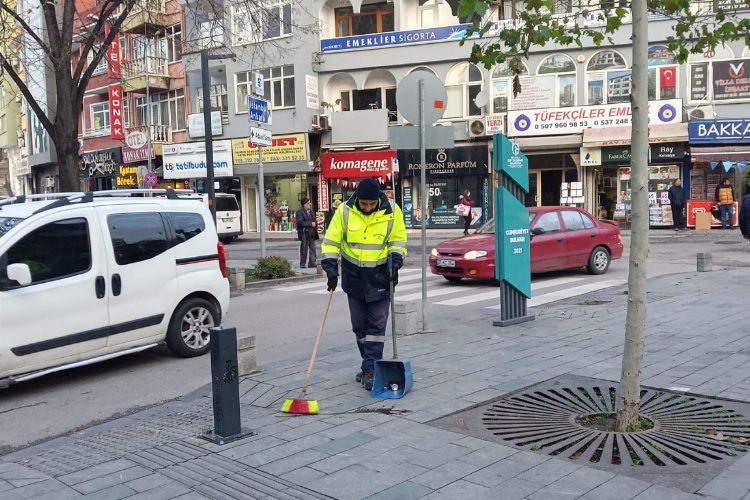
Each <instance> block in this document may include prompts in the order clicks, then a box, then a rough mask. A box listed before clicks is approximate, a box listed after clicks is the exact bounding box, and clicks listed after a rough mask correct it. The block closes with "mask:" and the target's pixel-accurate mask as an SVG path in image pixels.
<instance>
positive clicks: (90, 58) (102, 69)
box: [86, 44, 107, 75]
mask: <svg viewBox="0 0 750 500" xmlns="http://www.w3.org/2000/svg"><path fill="white" fill-rule="evenodd" d="M100 50H102V46H101V44H95V45H93V46H92V47H91V49H90V50H89V52H88V54H86V65H87V66H91V63H92V62H94V55H95V54H97V53H99V51H100ZM106 72H107V56H106V55H104V56H102V58H101V60H100V61H99V63H98V64H97V65H96V68H95V69H94V72H93V73H92V75H101V74H102V73H106Z"/></svg>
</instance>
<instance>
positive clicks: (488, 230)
mask: <svg viewBox="0 0 750 500" xmlns="http://www.w3.org/2000/svg"><path fill="white" fill-rule="evenodd" d="M535 216H536V212H529V224H531V221H532V220H534V217H535ZM477 233H482V234H495V219H490V220H488V221H487V222H485V224H484V226H482V227H480V228H479V230H478V231H477Z"/></svg>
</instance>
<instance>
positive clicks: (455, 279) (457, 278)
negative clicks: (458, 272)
mask: <svg viewBox="0 0 750 500" xmlns="http://www.w3.org/2000/svg"><path fill="white" fill-rule="evenodd" d="M443 278H445V279H447V280H448V281H450V282H451V283H458V282H459V281H461V276H443Z"/></svg>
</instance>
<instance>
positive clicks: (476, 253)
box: [464, 250, 487, 260]
mask: <svg viewBox="0 0 750 500" xmlns="http://www.w3.org/2000/svg"><path fill="white" fill-rule="evenodd" d="M485 255H487V252H485V251H484V250H469V251H468V252H466V253H465V254H464V259H466V260H476V259H478V258H479V257H484V256H485Z"/></svg>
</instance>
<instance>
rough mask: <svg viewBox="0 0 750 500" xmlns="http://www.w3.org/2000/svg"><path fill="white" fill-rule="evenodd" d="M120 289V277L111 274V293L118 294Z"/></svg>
mask: <svg viewBox="0 0 750 500" xmlns="http://www.w3.org/2000/svg"><path fill="white" fill-rule="evenodd" d="M121 291H122V279H121V278H120V275H119V274H113V275H112V295H114V296H115V297H116V296H118V295H120V292H121Z"/></svg>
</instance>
